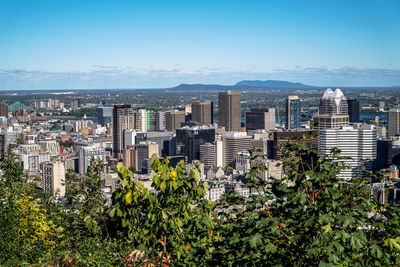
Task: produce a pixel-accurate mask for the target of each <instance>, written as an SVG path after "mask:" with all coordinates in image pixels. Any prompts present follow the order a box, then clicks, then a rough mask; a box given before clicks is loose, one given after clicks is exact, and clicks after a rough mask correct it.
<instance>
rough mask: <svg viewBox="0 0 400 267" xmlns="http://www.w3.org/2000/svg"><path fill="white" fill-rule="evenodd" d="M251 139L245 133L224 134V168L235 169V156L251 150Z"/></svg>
mask: <svg viewBox="0 0 400 267" xmlns="http://www.w3.org/2000/svg"><path fill="white" fill-rule="evenodd" d="M251 140H252V137H251V136H248V135H247V133H245V132H226V133H225V135H224V148H225V149H224V166H231V167H235V160H236V155H237V153H239V152H242V151H247V150H250V149H251V148H252V144H251Z"/></svg>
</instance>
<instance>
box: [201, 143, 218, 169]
mask: <svg viewBox="0 0 400 267" xmlns="http://www.w3.org/2000/svg"><path fill="white" fill-rule="evenodd" d="M215 150H216V147H215V144H211V143H205V144H202V145H200V161H201V163H203V164H204V170H205V171H208V170H209V169H210V168H212V167H214V166H215V165H216V151H215Z"/></svg>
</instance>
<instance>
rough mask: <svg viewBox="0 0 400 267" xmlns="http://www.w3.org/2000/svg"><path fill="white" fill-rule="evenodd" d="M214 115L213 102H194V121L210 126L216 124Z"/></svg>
mask: <svg viewBox="0 0 400 267" xmlns="http://www.w3.org/2000/svg"><path fill="white" fill-rule="evenodd" d="M213 113H214V104H213V102H210V101H209V102H192V121H194V122H199V123H201V124H203V125H207V126H209V125H211V124H213V123H214V114H213Z"/></svg>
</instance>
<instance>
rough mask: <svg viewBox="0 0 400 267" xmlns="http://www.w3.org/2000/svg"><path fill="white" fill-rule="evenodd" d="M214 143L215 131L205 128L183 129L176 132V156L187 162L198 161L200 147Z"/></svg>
mask: <svg viewBox="0 0 400 267" xmlns="http://www.w3.org/2000/svg"><path fill="white" fill-rule="evenodd" d="M214 141H215V129H214V128H208V127H207V126H195V127H187V126H186V127H184V128H182V129H177V130H176V146H177V154H178V155H185V156H187V161H188V162H192V161H193V160H200V145H202V144H205V143H213V142H214Z"/></svg>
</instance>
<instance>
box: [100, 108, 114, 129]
mask: <svg viewBox="0 0 400 267" xmlns="http://www.w3.org/2000/svg"><path fill="white" fill-rule="evenodd" d="M112 115H113V107H98V108H97V123H98V124H100V125H101V126H105V125H107V123H111V120H112Z"/></svg>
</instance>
